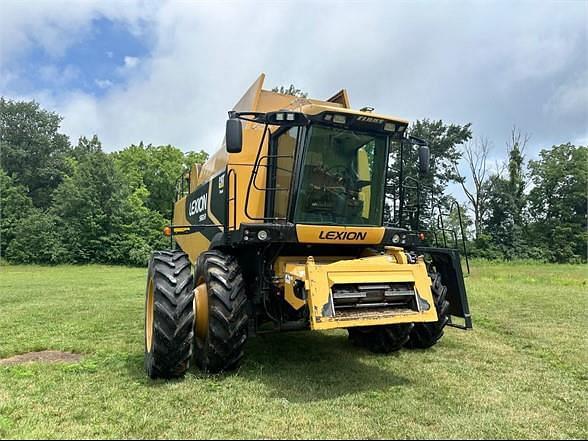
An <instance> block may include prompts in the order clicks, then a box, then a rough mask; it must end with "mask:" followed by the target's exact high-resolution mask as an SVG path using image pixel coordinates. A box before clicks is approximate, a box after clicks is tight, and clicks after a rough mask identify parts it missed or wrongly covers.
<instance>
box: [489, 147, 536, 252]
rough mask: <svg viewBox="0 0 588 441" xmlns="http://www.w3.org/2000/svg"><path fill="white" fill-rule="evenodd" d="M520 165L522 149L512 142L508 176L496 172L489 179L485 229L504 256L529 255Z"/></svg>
mask: <svg viewBox="0 0 588 441" xmlns="http://www.w3.org/2000/svg"><path fill="white" fill-rule="evenodd" d="M523 166H524V159H523V155H522V152H521V150H520V148H519V146H518V145H517V144H515V145H514V146H513V148H512V149H511V150H510V152H509V160H508V165H507V168H508V177H507V178H503V177H502V176H500V175H498V174H495V175H493V176H491V177H490V180H489V182H488V190H487V208H488V216H487V218H486V219H485V220H484V231H485V232H486V233H487V234H488V235H489V236H490V237H491V238H492V241H493V244H494V245H495V246H496V247H497V248H498V249H499V250H500V252H501V254H502V257H503V258H504V259H506V260H510V259H513V258H517V257H518V258H526V257H528V256H527V253H526V251H527V240H526V239H525V238H526V236H527V232H526V230H525V219H524V210H525V207H526V195H525V193H524V190H525V174H524V171H523Z"/></svg>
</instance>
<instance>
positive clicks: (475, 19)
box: [0, 0, 588, 156]
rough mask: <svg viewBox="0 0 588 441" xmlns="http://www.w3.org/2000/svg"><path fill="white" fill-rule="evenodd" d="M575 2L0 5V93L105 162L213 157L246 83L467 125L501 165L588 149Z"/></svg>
mask: <svg viewBox="0 0 588 441" xmlns="http://www.w3.org/2000/svg"><path fill="white" fill-rule="evenodd" d="M587 28H588V2H587V1H579V0H578V1H551V2H550V1H530V2H526V1H517V2H510V1H508V2H507V1H504V2H501V1H493V2H488V1H457V0H455V1H447V2H444V1H436V2H433V1H416V2H412V1H411V2H405V1H391V0H387V1H381V2H351V1H337V2H335V1H320V2H318V1H317V2H302V1H289V2H282V1H265V2H218V1H216V2H188V1H175V2H164V3H161V2H145V1H133V0H126V1H122V2H121V1H117V2H115V1H114V0H112V1H109V0H100V1H95V2H94V1H84V2H76V3H73V2H67V1H40V0H37V1H12V0H2V1H0V94H1V95H3V96H5V97H8V98H12V99H35V100H37V101H38V102H40V103H41V105H42V106H44V107H46V108H49V109H52V110H55V111H57V112H58V113H60V114H61V115H63V117H64V120H63V126H62V129H63V131H64V132H65V133H67V134H68V135H70V136H71V137H72V139H73V140H76V139H77V138H78V137H79V136H80V135H86V136H90V135H92V134H94V133H95V134H97V135H98V136H99V138H100V139H101V140H102V141H103V144H104V147H105V148H106V150H116V149H120V148H122V147H124V146H126V145H129V144H131V143H137V142H138V141H141V140H143V141H144V142H146V143H154V144H168V143H170V144H175V145H177V146H178V147H180V148H182V149H184V150H192V149H201V148H203V149H205V150H208V151H214V150H215V149H216V148H217V147H218V144H219V142H220V140H221V138H222V134H223V133H222V132H223V128H224V121H225V118H226V112H227V111H228V110H229V109H230V108H231V107H232V106H233V104H234V103H235V102H236V101H237V100H238V98H239V97H240V95H241V94H242V93H243V91H244V90H245V89H246V88H247V87H248V86H249V84H250V83H251V82H252V81H253V80H254V79H255V78H256V77H257V76H258V75H259V73H260V72H265V73H266V74H267V79H266V87H270V88H271V87H272V86H275V85H282V84H284V85H288V84H290V83H294V84H295V85H296V86H297V87H298V88H301V89H303V90H305V91H307V92H309V94H310V96H312V97H316V98H327V97H329V96H331V95H332V94H333V93H334V92H336V91H338V90H339V89H340V88H347V89H348V91H349V94H350V98H351V103H352V105H353V106H354V107H362V106H366V105H369V106H373V107H375V108H376V110H377V111H379V112H382V113H389V114H393V115H398V116H403V117H406V118H409V119H420V118H432V119H443V120H444V121H449V122H455V123H467V122H471V123H472V124H473V127H474V131H475V134H476V135H477V136H484V137H487V138H489V139H490V140H491V141H492V142H493V144H494V146H495V155H497V156H500V155H501V154H502V150H503V147H504V143H505V141H506V139H507V137H508V135H509V132H510V130H511V128H512V126H513V124H516V125H517V126H518V127H519V128H520V129H521V130H522V131H523V132H528V133H529V134H531V136H532V138H531V144H530V149H529V154H530V155H531V156H533V155H534V154H536V152H537V151H538V150H539V149H541V148H543V147H546V146H550V145H552V144H554V143H562V142H568V141H571V142H575V143H587V142H588V35H587V34H588V33H587Z"/></svg>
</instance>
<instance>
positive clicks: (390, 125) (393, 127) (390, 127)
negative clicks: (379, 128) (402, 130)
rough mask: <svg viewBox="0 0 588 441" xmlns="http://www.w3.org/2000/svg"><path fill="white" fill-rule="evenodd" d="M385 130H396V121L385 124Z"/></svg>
mask: <svg viewBox="0 0 588 441" xmlns="http://www.w3.org/2000/svg"><path fill="white" fill-rule="evenodd" d="M384 130H385V131H386V132H395V131H396V124H394V123H386V124H384Z"/></svg>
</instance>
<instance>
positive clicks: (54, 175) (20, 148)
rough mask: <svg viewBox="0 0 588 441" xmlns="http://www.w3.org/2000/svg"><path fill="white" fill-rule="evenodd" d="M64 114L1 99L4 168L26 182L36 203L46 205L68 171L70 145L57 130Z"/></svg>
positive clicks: (0, 148)
mask: <svg viewBox="0 0 588 441" xmlns="http://www.w3.org/2000/svg"><path fill="white" fill-rule="evenodd" d="M60 123H61V117H60V116H59V115H57V114H56V113H53V112H49V111H47V110H44V109H41V108H40V106H39V104H37V103H36V102H34V101H32V102H19V101H10V100H5V99H4V98H0V154H1V162H2V168H3V169H4V171H5V172H6V174H8V176H10V177H12V178H13V179H14V182H15V183H16V184H19V185H23V186H24V187H25V188H26V189H27V191H28V195H29V196H30V197H31V199H32V200H33V204H34V205H35V206H36V207H39V208H47V207H49V205H50V203H51V195H52V193H53V191H54V190H55V189H56V188H57V186H58V185H59V184H60V182H61V181H62V179H63V177H64V175H65V174H66V173H67V172H68V169H67V162H66V160H65V157H66V155H67V154H68V153H69V150H70V144H69V139H68V138H67V136H66V135H63V134H61V133H58V130H59V124H60Z"/></svg>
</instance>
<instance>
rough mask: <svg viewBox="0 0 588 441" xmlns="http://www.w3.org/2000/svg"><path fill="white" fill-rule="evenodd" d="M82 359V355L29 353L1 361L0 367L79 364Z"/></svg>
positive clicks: (43, 352) (53, 352)
mask: <svg viewBox="0 0 588 441" xmlns="http://www.w3.org/2000/svg"><path fill="white" fill-rule="evenodd" d="M81 359H82V356H81V355H80V354H72V353H71V352H61V351H40V352H28V353H26V354H21V355H15V356H14V357H9V358H4V359H0V366H10V365H13V364H24V363H78V362H79V361H80V360H81Z"/></svg>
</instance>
